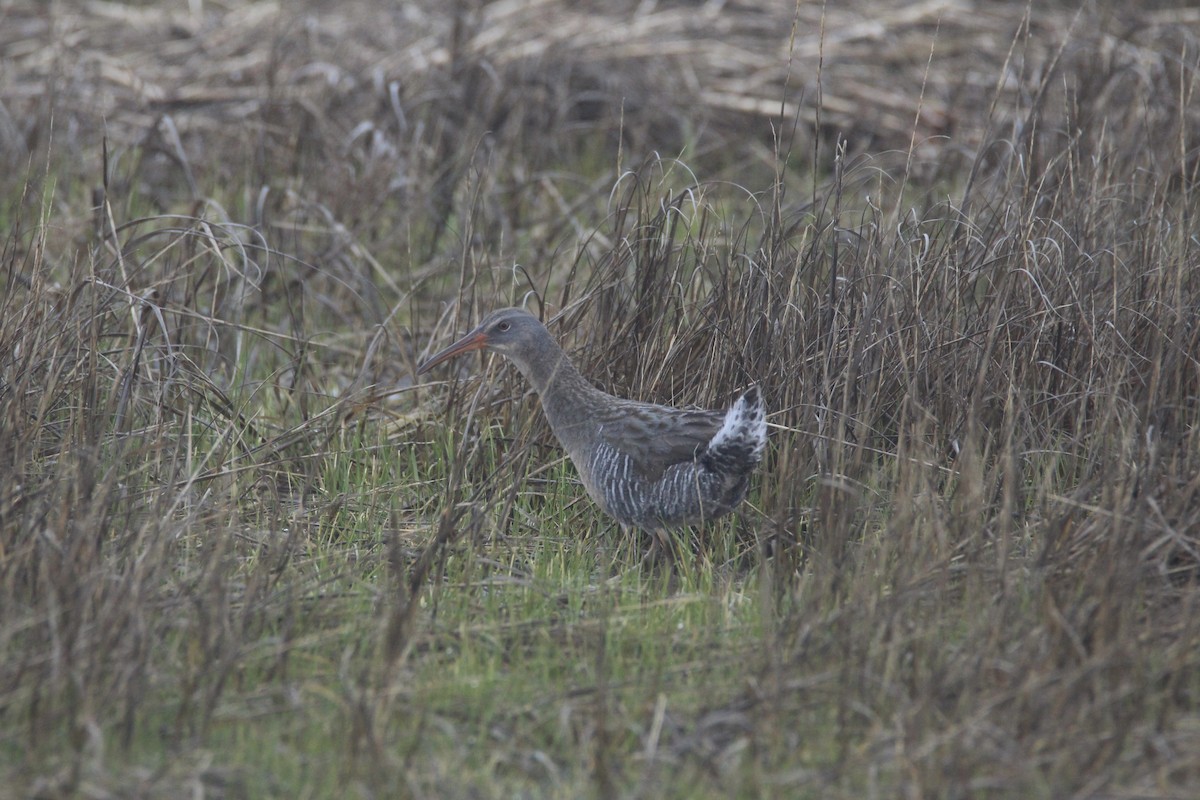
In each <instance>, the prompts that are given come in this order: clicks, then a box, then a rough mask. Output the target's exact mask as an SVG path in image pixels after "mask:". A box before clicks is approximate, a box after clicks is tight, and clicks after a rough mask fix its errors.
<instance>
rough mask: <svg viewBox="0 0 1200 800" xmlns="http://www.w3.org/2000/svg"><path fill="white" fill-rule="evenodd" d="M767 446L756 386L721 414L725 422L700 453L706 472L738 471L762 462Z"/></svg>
mask: <svg viewBox="0 0 1200 800" xmlns="http://www.w3.org/2000/svg"><path fill="white" fill-rule="evenodd" d="M766 444H767V409H766V406H765V405H764V404H763V400H762V394H761V393H760V392H759V390H758V387H757V386H751V387H750V388H749V389H748V390H747V391H746V393H745V394H744V395H742V396H741V397H739V398H738V399H737V402H735V403H734V404H733V405H732V406H730V407H729V411H727V412H725V422H724V423H722V425H721V429H720V430H718V431H717V433H716V435H714V436H713V438H712V439H710V440H709V442H708V447H707V448H706V451H705V454H704V462H705V465H706V466H708V468H709V469H714V470H722V469H723V470H725V471H733V472H740V471H744V470H751V469H753V468H754V467H756V466H757V465H758V462H759V461H761V460H762V454H763V448H764V447H765V446H766Z"/></svg>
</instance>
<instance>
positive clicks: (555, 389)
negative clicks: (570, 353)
mask: <svg viewBox="0 0 1200 800" xmlns="http://www.w3.org/2000/svg"><path fill="white" fill-rule="evenodd" d="M522 366H524V367H525V369H522V372H524V373H525V377H526V378H527V379H528V380H529V382H530V383H532V384H533V388H534V389H536V390H537V393H538V396H539V397H540V398H541V401H542V409H543V410H544V411H545V412H546V419H547V420H548V421H549V422H550V427H551V429H553V431H554V435H555V436H556V437H558V440H559V441H560V442H561V443H562V445H563V447H564V448H565V449H566V450H567V452H568V453H570V454H572V455H574V452H575V451H576V450H577V449H579V448H582V447H584V446H586V445H587V444H588V443H590V442H591V440H592V438H593V436H594V430H593V429H594V428H595V427H596V424H595V422H594V415H593V414H592V413H591V409H592V408H593V406H594V405H595V402H596V398H597V396H600V395H602V394H603V393H602V392H601V391H600V390H599V389H597V388H595V387H594V386H592V385H591V384H590V383H588V382H587V380H585V379H584V377H583V375H581V374H580V373H579V370H577V369H576V368H575V365H574V364H572V363H571V360H570V359H569V358H568V357H567V354H566V353H565V352H563V351H562V349H561V348H559V347H558V346H557V345H555V346H554V348H553V350H552V351H550V352H549V353H548V354H547V356H546V357H544V358H539V359H536V360H534V361H533V363H530V364H527V365H522Z"/></svg>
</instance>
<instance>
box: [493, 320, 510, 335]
mask: <svg viewBox="0 0 1200 800" xmlns="http://www.w3.org/2000/svg"><path fill="white" fill-rule="evenodd" d="M511 327H512V323H511V322H501V323H500V324H499V325H497V326H496V330H498V331H500V332H501V333H505V332H507V331H508V329H509V328H511Z"/></svg>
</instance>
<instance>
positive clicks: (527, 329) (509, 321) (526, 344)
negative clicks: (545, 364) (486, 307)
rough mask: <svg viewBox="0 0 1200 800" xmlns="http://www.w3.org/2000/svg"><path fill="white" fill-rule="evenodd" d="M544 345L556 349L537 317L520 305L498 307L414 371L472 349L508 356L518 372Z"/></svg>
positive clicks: (426, 369) (419, 372)
mask: <svg viewBox="0 0 1200 800" xmlns="http://www.w3.org/2000/svg"><path fill="white" fill-rule="evenodd" d="M547 343H549V345H547ZM548 346H549V347H550V348H553V349H557V347H556V346H555V345H554V340H553V339H552V338H551V337H550V333H549V331H547V330H546V327H545V326H544V325H542V323H541V322H539V321H538V319H537V317H535V316H533V315H532V314H530V313H529V312H528V311H525V310H524V309H521V308H501V309H499V310H497V311H493V312H492V313H490V314H488V315H487V316H486V317H484V318H483V321H482V322H480V323H479V326H478V327H477V328H475V330H473V331H471V332H470V333H468V334H467V335H466V336H464V337H462V338H461V339H459V340H458V341H457V342H455V343H454V344H452V345H450V346H449V347H447V348H446V349H445V350H443V351H441V352H440V353H437V354H436V355H434V356H433V357H432V358H430V359H429V360H428V361H426V362H425V363H424V364H422V365H421V366H420V367H418V368H417V374H418V375H423V374H424V373H426V372H428V371H429V370H431V369H433V368H434V367H436V366H437V365H438V364H441V363H442V362H443V361H449V360H450V359H452V358H454V357H455V356H460V355H462V354H463V353H470V352H471V351H473V350H491V351H492V352H495V353H500V354H502V355H505V356H508V357H509V358H511V359H512V360H513V361H514V362H516V364H517V366H519V367H521V368H522V371H527V367H528V365H529V364H530V363H531V362H532V361H533V360H535V359H536V358H538V356H539V354H541V353H543V352H545V351H546V349H547V347H548Z"/></svg>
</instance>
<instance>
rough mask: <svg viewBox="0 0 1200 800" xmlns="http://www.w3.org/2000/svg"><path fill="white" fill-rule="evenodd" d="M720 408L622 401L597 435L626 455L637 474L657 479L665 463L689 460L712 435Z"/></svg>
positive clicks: (721, 416) (719, 419)
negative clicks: (672, 406) (617, 409)
mask: <svg viewBox="0 0 1200 800" xmlns="http://www.w3.org/2000/svg"><path fill="white" fill-rule="evenodd" d="M724 419H725V414H724V412H721V411H690V410H684V409H678V408H669V407H666V406H654V405H648V404H643V403H636V404H635V403H629V404H622V406H621V408H620V409H619V413H616V414H613V415H611V416H609V417H608V418H607V419H605V420H604V422H603V424H602V425H601V428H600V437H601V438H602V439H603V440H604V441H605V442H606V443H607V444H608V445H609V446H610V447H612V448H613V449H615V450H617V451H618V452H620V453H622V454H623V455H626V456H628V457H629V458H630V459H631V460H632V462H633V468H634V470H635V471H636V472H637V473H638V475H639V476H641V477H642V478H645V479H647V480H658V479H659V478H661V477H662V474H663V472H665V471H666V470H667V468H668V467H670V466H672V465H674V464H679V463H684V462H689V461H692V460H693V459H694V458H695V457H696V453H697V451H698V450H703V448H704V447H705V446H706V445H707V444H708V443H709V441H710V440H711V439H712V438H713V436H715V435H716V433H717V431H718V430H719V429H720V427H721V423H722V422H723V421H724Z"/></svg>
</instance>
